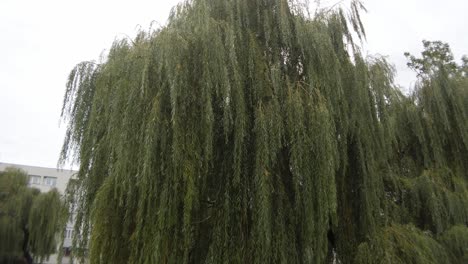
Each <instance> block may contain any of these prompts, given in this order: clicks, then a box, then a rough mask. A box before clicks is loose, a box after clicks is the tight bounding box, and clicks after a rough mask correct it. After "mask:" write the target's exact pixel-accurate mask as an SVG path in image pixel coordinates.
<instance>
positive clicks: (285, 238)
mask: <svg viewBox="0 0 468 264" xmlns="http://www.w3.org/2000/svg"><path fill="white" fill-rule="evenodd" d="M303 6H304V5H303V4H302V2H301V1H286V0H266V1H265V0H232V1H226V0H193V1H187V2H184V3H182V4H180V5H178V6H177V7H175V8H174V9H173V11H172V13H171V15H170V18H169V22H168V24H167V25H166V26H165V27H162V28H159V29H157V30H154V31H149V32H140V33H139V34H138V36H137V37H136V38H135V39H134V40H132V41H129V40H119V41H116V42H115V43H114V44H113V46H112V48H111V50H110V51H109V55H108V58H107V60H106V61H104V62H101V63H95V62H83V63H80V64H78V65H77V66H76V67H75V68H74V69H73V70H72V72H71V73H70V76H69V79H68V83H67V90H66V94H65V99H64V106H63V111H62V115H63V116H64V117H65V118H67V119H68V121H69V126H68V130H67V136H66V139H65V142H64V147H63V151H62V161H65V160H66V159H67V158H68V157H74V158H76V161H78V162H79V164H80V169H79V172H78V179H77V182H76V183H75V184H76V185H74V187H73V188H71V189H73V196H75V195H76V197H77V201H78V202H77V204H78V206H79V208H78V213H77V217H76V226H75V232H74V233H75V234H80V236H75V238H74V241H75V247H79V248H86V247H89V257H90V261H91V262H92V263H325V262H328V261H330V262H332V261H340V262H342V263H353V262H356V263H364V262H369V263H380V262H387V263H394V262H397V261H400V262H402V263H410V262H413V263H431V262H432V263H444V262H446V263H447V262H449V261H452V260H453V261H461V259H460V256H461V255H463V254H465V253H463V252H464V251H463V250H461V251H462V253H460V249H463V248H464V247H463V243H465V242H466V241H465V240H463V239H461V240H459V241H455V242H454V241H450V243H446V242H447V241H448V240H450V239H449V238H450V237H455V235H454V233H455V232H456V231H454V230H463V232H466V223H467V222H468V221H467V216H468V214H467V213H466V208H468V207H467V206H466V204H467V201H468V196H467V187H466V177H464V176H463V175H465V174H464V173H465V171H466V170H464V169H463V168H464V166H466V165H465V162H464V161H466V160H464V156H463V155H466V144H463V145H462V144H458V145H457V144H456V142H459V141H461V140H465V138H466V133H467V130H463V129H464V128H463V126H464V125H463V124H461V123H465V124H466V123H467V122H466V120H467V118H466V105H467V102H468V101H467V97H466V88H465V87H466V86H465V84H466V79H464V76H465V75H464V74H456V72H457V71H447V73H446V74H445V71H444V69H446V68H447V67H446V65H444V64H442V65H436V66H437V67H436V68H434V67H432V68H431V67H429V68H430V69H436V70H437V71H436V70H434V71H427V72H428V73H427V74H426V75H427V76H426V77H425V78H424V80H422V81H421V83H420V84H419V88H418V89H417V91H418V92H416V93H415V94H414V95H412V96H409V97H407V96H404V95H403V94H402V93H401V92H400V91H399V90H398V89H397V87H396V86H395V84H394V82H393V76H394V70H393V67H392V66H391V65H389V64H388V63H387V62H386V60H385V59H384V58H379V57H376V58H363V56H362V55H361V53H360V51H359V46H358V45H356V44H355V42H354V40H355V38H356V37H357V38H358V39H364V37H365V32H364V28H363V25H362V23H361V20H360V12H361V10H363V6H362V4H361V3H360V2H358V1H353V2H352V3H351V5H350V8H349V10H348V11H345V9H343V8H340V7H337V8H334V9H331V10H330V9H324V10H321V11H318V12H317V13H316V14H315V15H314V17H309V16H307V15H306V13H307V12H306V11H305V10H304V9H303ZM428 47H429V48H431V47H432V46H430V45H429V46H428ZM442 47H445V46H443V45H442ZM445 59H446V58H442V61H444V60H445ZM433 61H436V59H434V60H433ZM414 63H415V64H414V65H416V64H417V63H418V61H414ZM426 64H427V63H426ZM449 66H450V65H449ZM425 67H426V65H425ZM439 69H442V70H443V71H442V73H444V74H445V75H443V74H442V75H440V76H445V77H444V78H445V79H447V81H444V82H441V83H443V85H439V84H437V85H438V86H437V87H439V88H437V89H438V90H437V91H438V92H439V94H431V93H430V92H426V91H430V89H432V88H425V87H436V86H427V84H426V83H438V82H437V81H436V78H435V77H434V78H433V76H438V75H436V72H437V73H438V72H439ZM424 70H425V69H424ZM441 78H442V77H441ZM445 79H443V80H445ZM432 80H434V82H432ZM441 80H442V79H441ZM442 89H445V90H444V91H442ZM453 91H457V92H456V96H455V94H451V93H452V92H453ZM443 93H447V94H443ZM454 93H455V92H454ZM444 109H446V110H444ZM463 109H465V110H463ZM450 115H451V116H450ZM444 118H445V119H444ZM452 228H455V229H452ZM447 232H448V233H447ZM87 234H89V235H87ZM439 236H440V237H442V238H441V239H439ZM441 241H445V242H441ZM452 242H453V244H452ZM412 244H415V245H416V246H414V248H413V245H412ZM409 246H411V249H410V248H408V247H409ZM401 251H404V252H405V253H407V254H401V253H400V252H401ZM438 252H439V253H438Z"/></svg>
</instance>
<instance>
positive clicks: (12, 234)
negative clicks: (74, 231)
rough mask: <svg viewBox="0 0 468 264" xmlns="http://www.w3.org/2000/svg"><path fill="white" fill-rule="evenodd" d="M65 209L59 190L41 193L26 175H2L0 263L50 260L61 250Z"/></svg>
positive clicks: (11, 171) (15, 171)
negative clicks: (59, 248) (29, 185)
mask: <svg viewBox="0 0 468 264" xmlns="http://www.w3.org/2000/svg"><path fill="white" fill-rule="evenodd" d="M63 208H64V207H63V204H62V202H61V200H60V195H59V193H58V192H57V191H56V190H52V191H50V192H48V193H42V194H41V193H39V190H37V189H32V188H29V187H28V177H27V174H26V173H25V172H23V171H21V170H18V169H13V168H7V170H6V171H5V172H0V262H1V263H33V260H35V261H39V262H42V261H43V260H45V259H47V258H48V257H49V256H50V255H51V254H52V253H54V252H55V251H56V249H57V247H56V245H57V244H56V243H57V241H58V239H57V234H58V233H59V231H60V230H61V229H62V225H63V224H64V222H63V219H64V216H63V214H64V213H65V212H64V210H63ZM23 261H24V262H23Z"/></svg>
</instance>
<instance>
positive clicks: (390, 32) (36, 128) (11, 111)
mask: <svg viewBox="0 0 468 264" xmlns="http://www.w3.org/2000/svg"><path fill="white" fill-rule="evenodd" d="M178 2H180V1H178V0H166V1H158V0H152V1H144V0H132V1H120V0H81V1H69V0H41V1H37V0H1V1H0V162H8V163H18V164H26V165H33V166H45V167H55V166H56V165H57V160H58V156H59V153H60V149H61V145H62V142H63V138H64V134H65V124H61V125H60V127H59V121H60V110H61V104H62V99H63V94H64V91H65V82H66V78H67V75H68V73H69V71H70V70H71V69H72V68H73V67H74V65H76V64H77V63H79V62H81V61H84V60H98V59H99V56H100V54H101V53H102V51H103V50H104V49H108V48H109V47H110V46H111V44H112V42H113V41H114V40H115V39H116V38H123V37H125V36H126V35H128V36H131V37H133V36H134V35H135V33H136V29H137V26H138V25H140V26H142V28H144V29H146V28H149V25H150V23H151V21H157V22H158V23H160V24H164V23H165V21H166V19H167V17H168V15H169V11H170V9H171V7H172V6H174V5H175V4H176V3H178ZM311 2H312V1H311ZM322 2H326V4H334V3H336V2H339V0H336V1H322ZM363 2H364V4H365V5H366V7H367V9H368V11H369V12H368V13H367V14H365V15H364V17H363V20H364V23H365V27H366V31H367V42H366V43H365V44H364V46H365V53H366V54H369V55H373V54H381V55H383V56H388V59H389V61H390V62H391V63H393V64H394V65H395V67H396V69H397V71H398V76H397V83H399V84H400V85H401V86H402V87H403V88H404V89H408V88H409V87H410V85H411V84H412V83H414V81H415V76H414V74H413V73H412V72H411V71H409V70H408V69H407V68H406V59H405V58H404V56H403V53H404V52H405V51H409V52H411V53H413V54H419V52H421V49H422V48H421V47H422V44H421V41H422V40H423V39H427V40H442V41H445V42H448V43H449V44H450V45H451V47H452V50H453V52H454V55H455V57H456V59H457V60H458V59H459V58H460V57H461V55H463V54H465V53H468V18H467V17H466V12H467V11H468V1H467V0H445V1H440V0H393V1H382V0H364V1H363Z"/></svg>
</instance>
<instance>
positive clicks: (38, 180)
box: [29, 175, 41, 184]
mask: <svg viewBox="0 0 468 264" xmlns="http://www.w3.org/2000/svg"><path fill="white" fill-rule="evenodd" d="M29 184H41V176H37V175H29Z"/></svg>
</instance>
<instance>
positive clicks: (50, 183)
mask: <svg viewBox="0 0 468 264" xmlns="http://www.w3.org/2000/svg"><path fill="white" fill-rule="evenodd" d="M55 184H57V178H55V177H44V185H47V186H55Z"/></svg>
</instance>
